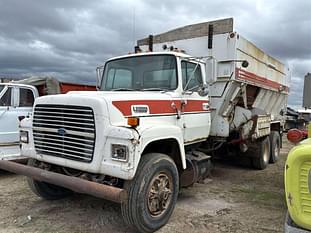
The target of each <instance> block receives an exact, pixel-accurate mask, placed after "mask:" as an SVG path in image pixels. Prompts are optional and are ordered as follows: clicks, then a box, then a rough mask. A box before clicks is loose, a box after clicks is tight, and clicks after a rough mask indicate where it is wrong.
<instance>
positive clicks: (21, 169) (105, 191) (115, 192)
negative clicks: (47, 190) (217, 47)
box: [0, 160, 127, 203]
mask: <svg viewBox="0 0 311 233" xmlns="http://www.w3.org/2000/svg"><path fill="white" fill-rule="evenodd" d="M0 169H3V170H6V171H9V172H13V173H17V174H21V175H25V176H28V177H31V178H33V179H35V180H38V181H43V182H47V183H50V184H54V185H58V186H61V187H64V188H67V189H70V190H72V191H75V192H77V193H84V194H89V195H92V196H95V197H99V198H103V199H107V200H110V201H113V202H117V203H122V202H124V201H125V200H127V191H126V190H125V189H120V188H117V187H113V186H110V185H105V184H100V183H96V182H92V181H88V180H84V179H81V178H77V177H72V176H67V175H63V174H59V173H55V172H51V171H47V170H43V169H40V168H36V167H31V166H27V165H22V164H18V163H16V162H11V161H5V160H0Z"/></svg>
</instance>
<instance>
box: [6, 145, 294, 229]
mask: <svg viewBox="0 0 311 233" xmlns="http://www.w3.org/2000/svg"><path fill="white" fill-rule="evenodd" d="M290 148H291V145H290V144H289V143H285V144H284V146H283V149H282V150H281V158H280V161H278V163H277V164H273V165H269V167H268V168H267V169H266V170H264V171H258V170H253V169H251V168H249V164H248V162H247V161H242V162H239V163H237V161H236V160H233V159H226V160H220V161H217V162H216V164H215V170H214V172H213V173H212V177H211V179H209V180H207V182H205V184H196V185H194V186H193V187H191V188H187V189H183V190H182V192H181V194H180V195H179V199H178V202H177V206H176V209H175V211H174V213H173V216H172V217H171V219H170V221H169V223H168V224H167V225H166V226H165V227H163V228H162V229H161V230H159V232H161V233H166V232H202V233H203V232H204V233H206V232H215V233H217V232H283V223H284V219H285V214H286V204H285V199H284V184H283V167H284V163H285V160H286V155H287V153H288V151H289V149H290ZM0 190H1V192H0V209H1V211H0V232H1V233H2V232H3V233H22V232H27V233H28V232H29V233H30V232H31V233H34V232H38V233H41V232H44V233H50V232H51V233H52V232H53V233H56V232H58V233H65V232H71V233H79V232H81V233H82V232H100V233H105V232H113V233H119V232H131V231H130V230H129V229H127V227H126V226H125V225H124V223H123V220H122V217H121V211H120V207H119V205H117V204H114V203H111V202H108V201H105V200H101V199H97V198H93V197H90V196H86V195H79V194H75V195H73V196H71V197H68V198H66V199H63V200H61V201H45V200H42V199H40V198H39V197H37V196H36V195H34V194H33V193H32V192H31V191H30V189H29V188H28V186H27V182H26V178H25V177H22V176H18V175H14V174H9V173H6V172H0Z"/></svg>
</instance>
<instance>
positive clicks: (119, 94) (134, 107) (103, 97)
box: [66, 91, 178, 126]
mask: <svg viewBox="0 0 311 233" xmlns="http://www.w3.org/2000/svg"><path fill="white" fill-rule="evenodd" d="M66 96H67V97H69V98H77V97H79V98H82V99H85V100H87V99H88V100H90V99H94V100H97V101H100V102H105V104H106V106H107V113H108V115H107V117H108V118H109V121H110V123H111V124H112V125H115V126H125V125H127V117H129V116H145V115H150V114H160V113H174V111H175V110H174V109H173V108H172V107H171V105H172V102H174V101H173V99H175V98H176V100H178V99H177V98H178V96H177V94H176V93H174V92H159V91H144V92H142V91H140V92H138V91H97V92H94V91H72V92H69V93H68V94H66Z"/></svg>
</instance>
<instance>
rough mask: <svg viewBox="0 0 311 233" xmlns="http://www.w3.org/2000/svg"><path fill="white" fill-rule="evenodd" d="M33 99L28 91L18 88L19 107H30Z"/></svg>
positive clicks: (31, 93) (30, 91)
mask: <svg viewBox="0 0 311 233" xmlns="http://www.w3.org/2000/svg"><path fill="white" fill-rule="evenodd" d="M34 101H35V98H34V96H33V92H32V90H30V89H26V88H20V91H19V106H20V107H32V106H33V104H34Z"/></svg>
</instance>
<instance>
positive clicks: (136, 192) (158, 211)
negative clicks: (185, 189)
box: [121, 153, 179, 232]
mask: <svg viewBox="0 0 311 233" xmlns="http://www.w3.org/2000/svg"><path fill="white" fill-rule="evenodd" d="M124 188H125V189H126V190H127V191H128V200H127V201H125V202H124V203H122V204H121V210H122V215H123V218H124V221H125V222H126V223H127V224H128V225H130V226H131V227H133V228H134V229H135V230H136V231H138V232H154V231H156V230H158V229H159V228H161V227H162V226H164V225H165V224H166V223H167V222H168V220H169V218H170V216H171V215H172V213H173V210H174V208H175V204H176V201H177V196H178V190H179V176H178V170H177V168H176V165H175V163H174V161H173V160H172V159H171V158H170V157H168V156H167V155H165V154H160V153H150V154H145V155H143V156H142V157H141V160H140V163H139V165H138V168H137V172H136V175H135V177H134V178H133V180H131V181H125V184H124Z"/></svg>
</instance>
